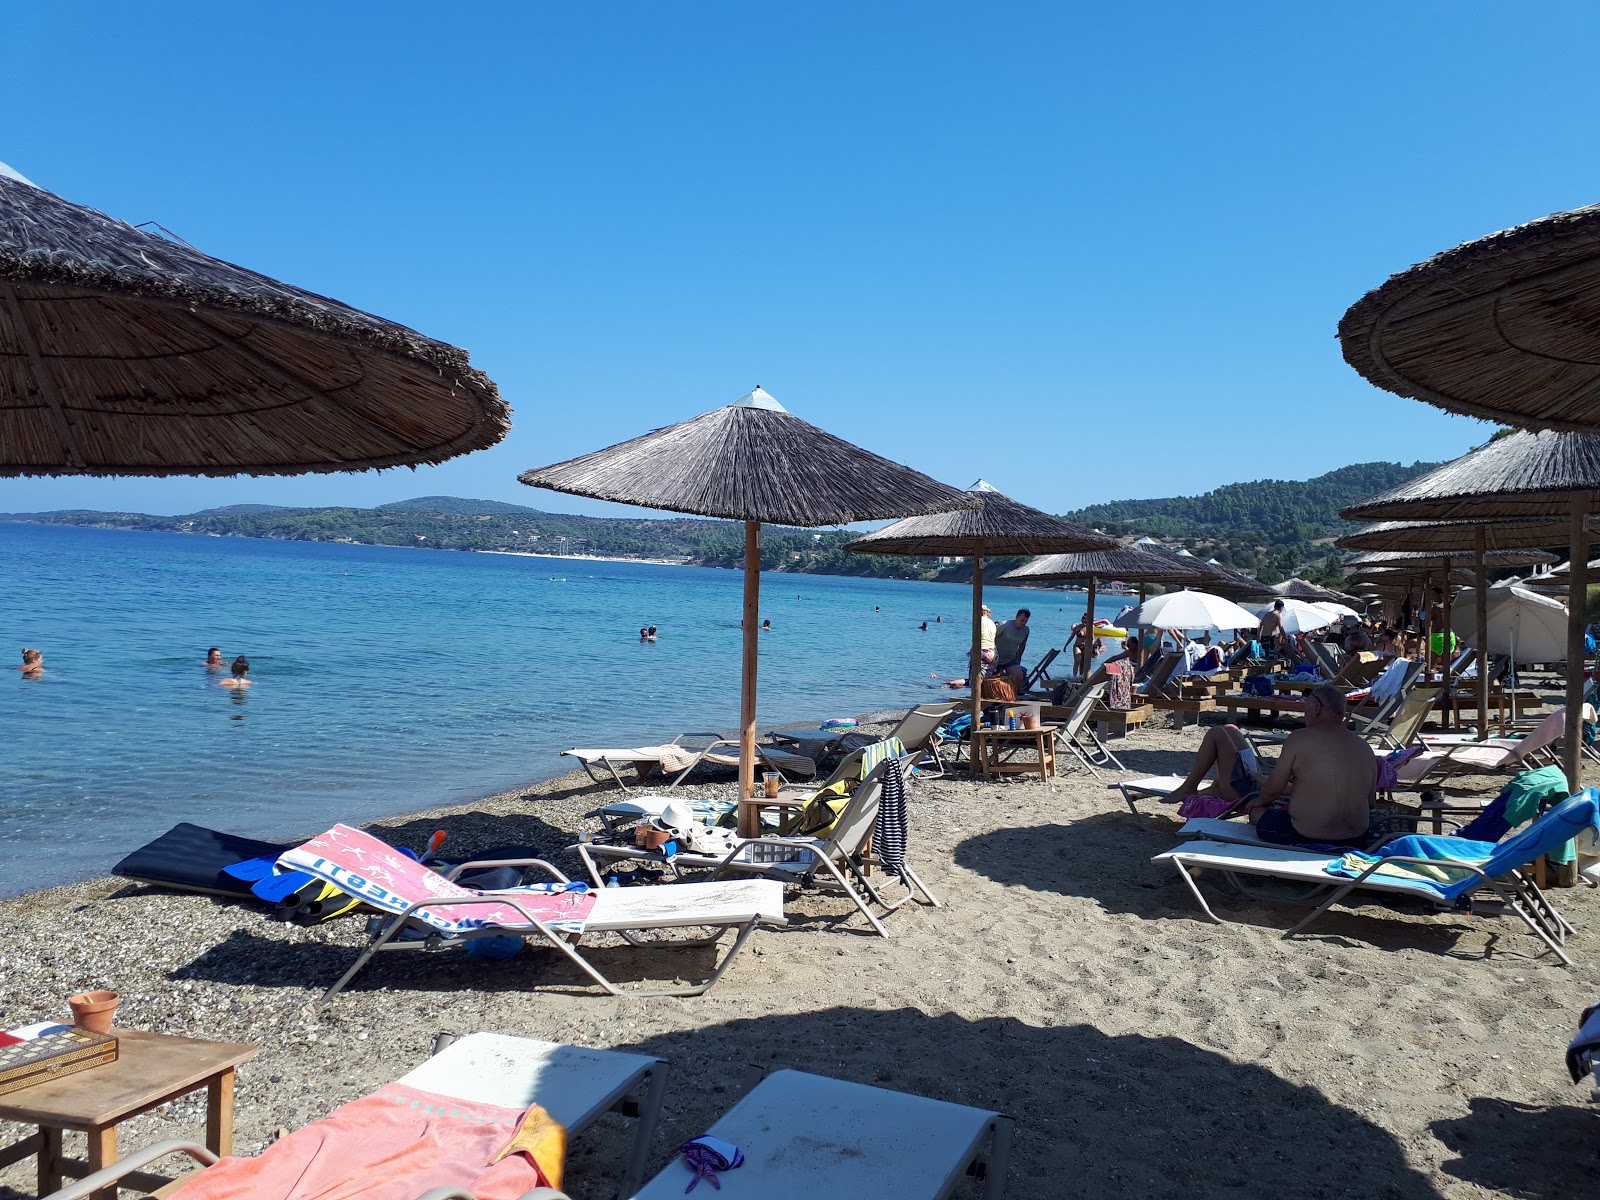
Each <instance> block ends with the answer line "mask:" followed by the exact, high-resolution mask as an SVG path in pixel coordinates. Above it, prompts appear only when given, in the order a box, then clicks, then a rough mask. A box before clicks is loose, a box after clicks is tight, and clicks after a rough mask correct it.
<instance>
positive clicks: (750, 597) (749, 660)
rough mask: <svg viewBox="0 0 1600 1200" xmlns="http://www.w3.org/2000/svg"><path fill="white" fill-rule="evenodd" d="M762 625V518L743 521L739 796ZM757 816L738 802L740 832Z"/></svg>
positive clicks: (751, 734) (752, 747)
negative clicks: (742, 661) (742, 638)
mask: <svg viewBox="0 0 1600 1200" xmlns="http://www.w3.org/2000/svg"><path fill="white" fill-rule="evenodd" d="M760 628H761V522H760V521H746V522H745V523H744V671H743V675H742V677H741V679H740V681H739V797H740V799H744V800H748V799H750V798H751V797H753V796H754V795H755V784H756V658H757V646H758V642H757V639H758V637H759V636H760ZM760 824H761V823H760V820H759V819H758V818H757V815H756V811H755V808H754V807H753V806H751V805H744V804H741V805H740V806H739V836H740V837H757V836H759V832H760Z"/></svg>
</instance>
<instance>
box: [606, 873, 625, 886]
mask: <svg viewBox="0 0 1600 1200" xmlns="http://www.w3.org/2000/svg"><path fill="white" fill-rule="evenodd" d="M606 886H607V887H621V886H622V885H621V884H619V883H618V882H617V877H616V876H615V875H612V876H610V877H609V878H608V879H607V880H606Z"/></svg>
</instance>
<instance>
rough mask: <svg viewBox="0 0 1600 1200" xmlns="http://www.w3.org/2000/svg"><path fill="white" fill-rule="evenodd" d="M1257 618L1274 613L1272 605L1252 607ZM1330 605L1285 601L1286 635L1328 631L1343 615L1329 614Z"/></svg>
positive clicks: (1284, 626) (1284, 628)
mask: <svg viewBox="0 0 1600 1200" xmlns="http://www.w3.org/2000/svg"><path fill="white" fill-rule="evenodd" d="M1252 607H1253V609H1254V611H1255V613H1256V614H1257V616H1265V615H1266V614H1267V613H1269V612H1271V611H1272V605H1271V604H1258V605H1253V606H1252ZM1331 607H1332V606H1331V605H1328V604H1320V603H1319V604H1313V603H1311V602H1310V601H1308V600H1285V601H1284V602H1283V613H1282V616H1283V631H1284V632H1285V633H1310V632H1311V631H1312V630H1314V629H1326V628H1327V627H1328V626H1329V625H1332V624H1333V623H1334V622H1335V621H1337V620H1339V618H1340V617H1341V616H1343V615H1344V614H1343V613H1333V612H1329V611H1328V609H1329V608H1331Z"/></svg>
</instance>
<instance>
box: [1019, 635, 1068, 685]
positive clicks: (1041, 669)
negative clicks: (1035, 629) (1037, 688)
mask: <svg viewBox="0 0 1600 1200" xmlns="http://www.w3.org/2000/svg"><path fill="white" fill-rule="evenodd" d="M1060 654H1061V651H1059V650H1057V649H1056V648H1055V647H1053V646H1052V647H1051V648H1050V649H1049V650H1046V651H1045V652H1044V657H1043V658H1041V659H1040V660H1039V661H1038V662H1037V663H1036V664H1035V665H1034V668H1033V670H1031V671H1029V672H1028V681H1027V683H1026V684H1024V685H1023V686H1024V689H1026V688H1031V687H1033V685H1034V684H1036V683H1038V682H1039V680H1041V679H1045V678H1048V676H1049V672H1050V664H1051V663H1053V662H1055V660H1056V659H1057V658H1058V657H1059V656H1060Z"/></svg>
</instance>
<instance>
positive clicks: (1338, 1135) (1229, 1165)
mask: <svg viewBox="0 0 1600 1200" xmlns="http://www.w3.org/2000/svg"><path fill="white" fill-rule="evenodd" d="M617 1048H618V1049H624V1050H635V1051H639V1052H643V1053H648V1054H655V1055H660V1056H661V1057H663V1058H666V1059H667V1060H668V1061H669V1062H670V1063H671V1064H672V1067H671V1070H672V1084H671V1086H672V1095H673V1099H672V1100H671V1101H669V1103H668V1108H669V1109H670V1110H672V1112H673V1120H672V1122H671V1124H670V1125H669V1126H668V1132H667V1134H666V1136H665V1137H664V1138H663V1139H662V1140H663V1141H664V1142H666V1143H667V1144H668V1145H672V1144H676V1142H677V1141H678V1140H681V1139H682V1138H684V1137H689V1136H692V1135H693V1134H696V1133H700V1132H702V1131H704V1130H705V1129H706V1128H708V1127H709V1126H710V1125H711V1124H712V1123H713V1122H714V1121H715V1120H716V1118H717V1116H718V1115H719V1114H721V1113H722V1112H724V1111H726V1110H727V1109H728V1108H729V1107H730V1106H731V1105H732V1103H733V1102H734V1100H735V1099H736V1098H737V1093H738V1092H739V1091H740V1090H741V1089H740V1088H739V1086H737V1085H736V1084H734V1083H733V1082H732V1081H734V1080H738V1079H740V1078H741V1074H742V1073H745V1067H746V1064H750V1063H751V1062H754V1063H755V1064H756V1065H757V1066H758V1067H760V1068H762V1069H763V1070H766V1071H771V1070H777V1069H779V1068H783V1067H793V1068H796V1069H798V1070H802V1071H812V1072H815V1073H818V1074H825V1075H832V1076H836V1077H838V1078H841V1079H851V1080H855V1081H856V1082H859V1083H867V1084H873V1085H876V1086H879V1087H887V1088H893V1089H896V1090H899V1091H906V1092H914V1093H918V1094H921V1095H925V1096H934V1097H938V1098H940V1099H944V1100H952V1101H956V1102H959V1103H964V1104H971V1105H973V1106H976V1107H980V1108H995V1109H999V1110H1001V1111H1003V1112H1005V1113H1007V1114H1009V1115H1011V1116H1013V1117H1015V1118H1016V1119H1017V1121H1018V1123H1019V1124H1018V1132H1017V1144H1016V1154H1015V1158H1014V1160H1013V1163H1012V1169H1011V1174H1010V1186H1009V1188H1008V1189H1007V1192H1006V1195H1007V1196H1008V1197H1010V1198H1011V1200H1028V1198H1045V1197H1049V1198H1055V1197H1063V1196H1122V1195H1128V1196H1133V1195H1137V1196H1142V1197H1196V1196H1205V1197H1229V1198H1238V1200H1256V1198H1260V1200H1281V1198H1283V1197H1287V1196H1293V1197H1296V1198H1297V1200H1300V1198H1309V1197H1322V1196H1328V1197H1333V1196H1350V1195H1359V1196H1365V1197H1395V1198H1399V1197H1406V1198H1407V1200H1427V1198H1428V1197H1435V1196H1437V1195H1438V1193H1437V1192H1436V1191H1435V1190H1434V1188H1433V1187H1432V1186H1431V1185H1430V1183H1429V1181H1428V1180H1427V1179H1426V1178H1425V1177H1424V1176H1423V1175H1421V1174H1419V1173H1418V1172H1417V1171H1415V1170H1413V1169H1412V1168H1411V1167H1410V1166H1408V1165H1407V1163H1406V1162H1405V1159H1404V1157H1403V1155H1402V1154H1401V1152H1400V1148H1399V1146H1398V1145H1397V1144H1396V1141H1395V1139H1394V1138H1393V1136H1391V1135H1390V1134H1389V1133H1388V1132H1386V1131H1385V1130H1383V1129H1381V1128H1380V1127H1378V1126H1377V1125H1375V1124H1373V1123H1372V1122H1371V1121H1368V1120H1367V1119H1366V1118H1364V1117H1362V1116H1361V1115H1360V1114H1358V1113H1356V1112H1353V1111H1351V1110H1350V1109H1347V1108H1344V1107H1341V1106H1339V1105H1336V1104H1333V1103H1331V1102H1329V1101H1328V1100H1327V1099H1326V1098H1325V1097H1324V1096H1323V1095H1322V1093H1321V1092H1319V1091H1318V1090H1317V1089H1316V1088H1315V1087H1310V1086H1301V1085H1297V1084H1292V1083H1288V1082H1286V1081H1284V1080H1283V1079H1280V1078H1279V1077H1278V1076H1276V1075H1274V1074H1273V1073H1272V1072H1271V1071H1269V1070H1266V1069H1265V1068H1263V1067H1258V1066H1253V1065H1249V1064H1243V1063H1237V1062H1233V1061H1231V1060H1229V1059H1227V1058H1225V1057H1223V1056H1222V1055H1219V1054H1216V1053H1213V1052H1211V1051H1209V1050H1201V1049H1198V1048H1197V1047H1195V1046H1194V1045H1192V1044H1190V1043H1189V1042H1186V1041H1183V1040H1181V1039H1179V1038H1171V1037H1146V1036H1143V1035H1136V1034H1128V1035H1121V1036H1110V1035H1108V1034H1105V1033H1102V1032H1100V1031H1099V1030H1097V1029H1094V1028H1092V1027H1089V1026H1085V1025H1063V1026H1057V1027H1053V1028H1036V1027H1033V1026H1029V1025H1024V1024H1023V1023H1021V1022H1020V1021H1017V1020H1015V1019H1013V1018H998V1017H997V1018H987V1019H984V1020H979V1021H969V1020H965V1019H963V1018H960V1017H957V1016H954V1015H951V1014H948V1013H947V1014H943V1015H939V1016H928V1015H925V1014H924V1013H922V1012H920V1011H918V1010H916V1009H911V1008H902V1009H894V1010H889V1011H879V1010H871V1009H861V1008H848V1007H840V1008H831V1009H826V1010H823V1011H820V1012H814V1013H801V1014H793V1015H769V1016H760V1017H751V1018H748V1019H739V1020H731V1021H726V1022H721V1023H715V1024H708V1025H704V1026H701V1027H699V1028H697V1029H693V1030H689V1031H686V1032H683V1033H672V1034H662V1035H658V1036H654V1037H649V1038H645V1039H643V1040H641V1041H638V1042H635V1043H633V1044H631V1045H627V1046H619V1047H617ZM885 1050H889V1051H890V1053H889V1054H888V1055H887V1058H886V1056H885V1054H884V1051H885ZM868 1063H877V1064H879V1065H878V1066H877V1067H876V1068H873V1067H870V1066H868V1065H867V1064H868ZM885 1064H886V1065H885ZM659 1157H660V1155H659V1150H658V1158H659ZM956 1194H958V1195H976V1194H977V1191H976V1188H975V1186H974V1185H973V1184H972V1182H971V1181H968V1182H967V1184H966V1190H965V1191H960V1190H958V1192H957V1193H956Z"/></svg>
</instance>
